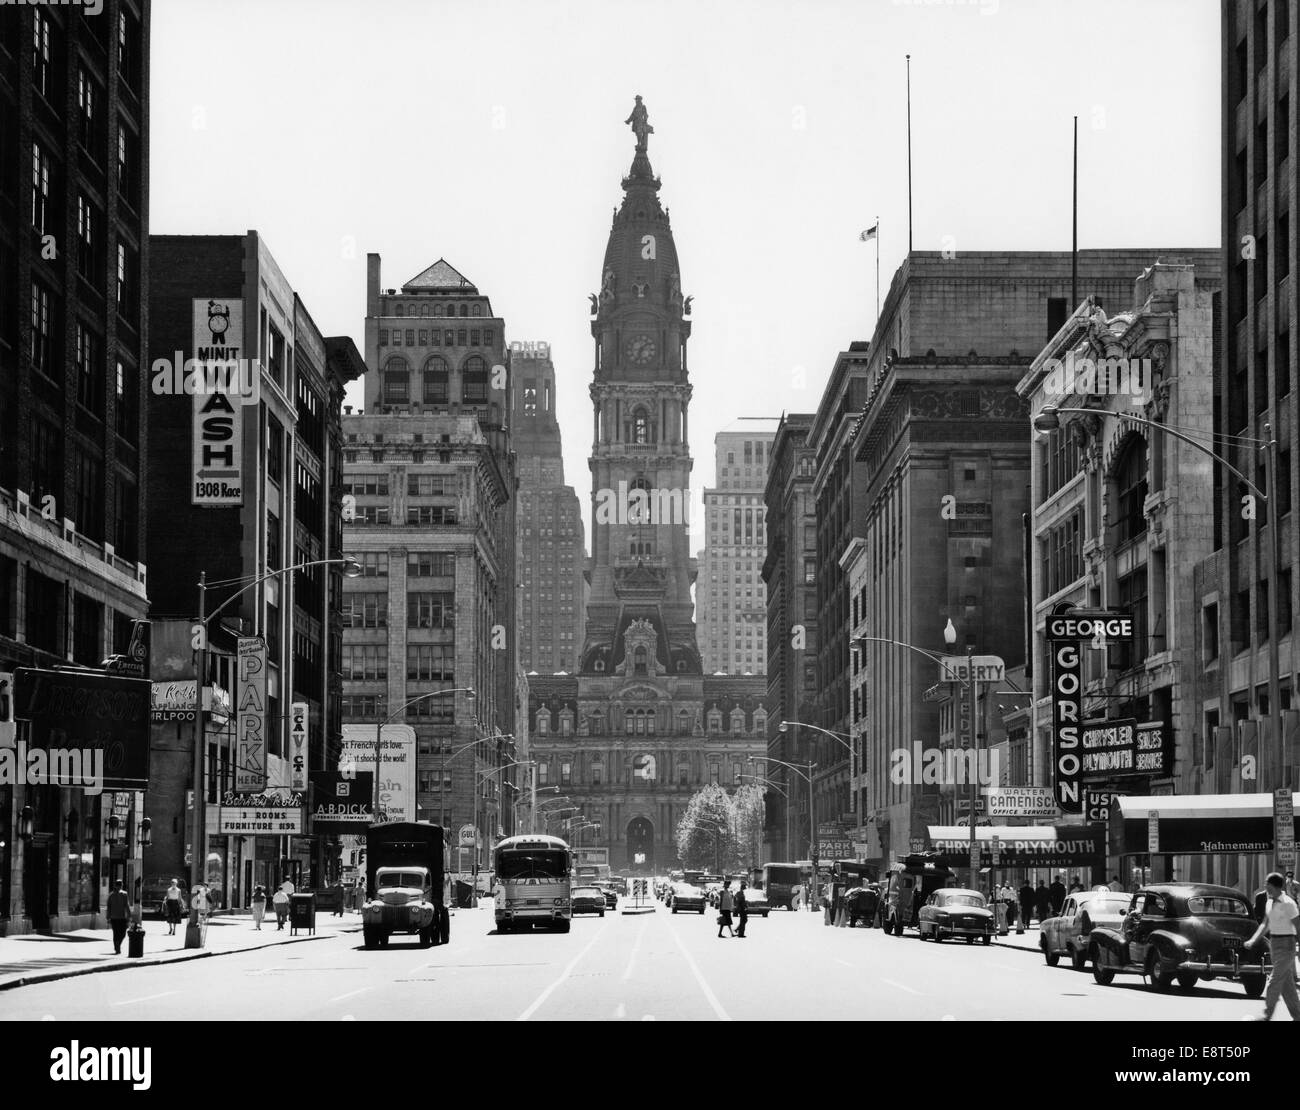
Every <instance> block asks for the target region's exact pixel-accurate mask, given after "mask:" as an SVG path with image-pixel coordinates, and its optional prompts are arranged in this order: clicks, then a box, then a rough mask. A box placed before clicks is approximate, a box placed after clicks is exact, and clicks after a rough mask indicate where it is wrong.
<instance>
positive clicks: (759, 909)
mask: <svg viewBox="0 0 1300 1110" xmlns="http://www.w3.org/2000/svg"><path fill="white" fill-rule="evenodd" d="M745 912H746V913H747V914H748V915H749V916H750V917H766V916H767V915H768V914H769V913H771V912H772V907H771V906H769V905H768V904H767V895H766V894H764V893H763V891H761V890H756V889H755V888H754V887H752V886H750V887H746V888H745Z"/></svg>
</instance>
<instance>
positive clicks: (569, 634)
mask: <svg viewBox="0 0 1300 1110" xmlns="http://www.w3.org/2000/svg"><path fill="white" fill-rule="evenodd" d="M510 356H511V358H510V361H511V371H512V375H513V378H514V381H515V392H514V409H513V414H512V416H511V421H510V423H511V431H512V433H513V435H514V444H515V450H516V452H517V454H518V456H519V503H518V508H517V510H516V514H517V521H516V533H517V537H518V538H517V545H516V551H517V559H518V565H519V662H520V665H521V666H522V667H523V668H524V670H525V671H537V672H538V673H539V674H554V673H555V672H556V671H565V672H572V671H573V669H574V667H575V660H576V658H577V653H578V652H579V651H580V650H581V649H582V642H583V631H584V628H585V616H586V610H585V604H584V602H585V597H584V593H585V591H584V582H583V572H584V571H585V569H586V561H587V548H586V542H585V540H584V530H583V526H582V512H581V507H580V505H579V503H578V495H577V493H576V492H574V489H573V487H572V486H570V485H566V484H565V482H564V456H563V454H562V451H561V442H560V425H559V421H558V420H556V418H555V400H556V381H555V366H554V364H553V363H552V362H551V356H550V348H549V345H548V344H545V343H542V344H527V345H525V344H516V343H512V344H511V351H510Z"/></svg>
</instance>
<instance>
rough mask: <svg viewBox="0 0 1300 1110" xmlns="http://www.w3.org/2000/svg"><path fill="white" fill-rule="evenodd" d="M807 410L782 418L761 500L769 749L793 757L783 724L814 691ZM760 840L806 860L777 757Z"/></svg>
mask: <svg viewBox="0 0 1300 1110" xmlns="http://www.w3.org/2000/svg"><path fill="white" fill-rule="evenodd" d="M812 419H813V418H812V414H811V413H787V414H786V415H785V416H783V417H781V422H780V424H779V425H778V426H777V429H776V433H775V434H774V436H773V437H772V444H771V446H770V448H769V455H770V459H769V462H768V468H767V483H766V486H765V488H764V494H763V496H764V503H765V505H766V508H767V514H766V522H767V552H766V555H765V557H764V560H763V582H764V584H765V585H766V587H767V702H766V705H767V751H768V754H769V755H770V756H771V757H772V758H773V759H779V760H781V761H782V762H783V763H790V762H792V761H793V760H794V755H795V738H796V731H795V730H791V729H787V730H786V731H784V732H782V731H781V722H782V721H784V720H786V719H787V718H789V719H790V720H796V721H801V720H808V719H809V718H810V717H811V715H812V702H813V698H814V697H815V696H816V693H817V667H816V664H815V662H814V660H815V659H816V651H817V519H816V515H815V509H816V506H815V504H814V503H813V497H812V484H813V478H814V477H815V476H816V473H817V461H816V459H815V458H814V457H813V453H812V451H811V449H810V448H809V447H808V442H807V440H808V428H809V426H810V425H811V424H812ZM768 778H769V779H771V780H772V782H773V784H774V787H775V788H774V789H773V790H771V791H770V792H769V795H768V799H767V830H766V833H765V842H766V843H767V845H768V857H769V858H770V859H774V860H787V859H807V858H809V856H808V851H809V846H808V843H807V835H806V834H807V830H808V803H807V797H808V792H807V791H806V790H800V789H798V782H799V780H798V778H797V777H796V776H795V775H794V774H792V773H791V772H790V771H789V770H788V769H787V768H785V767H783V766H782V765H781V764H780V763H773V764H772V765H771V766H770V767H769V768H768Z"/></svg>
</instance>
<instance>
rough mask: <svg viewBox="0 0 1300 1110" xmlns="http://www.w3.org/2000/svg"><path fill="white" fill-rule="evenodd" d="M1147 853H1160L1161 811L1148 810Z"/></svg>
mask: <svg viewBox="0 0 1300 1110" xmlns="http://www.w3.org/2000/svg"><path fill="white" fill-rule="evenodd" d="M1147 851H1148V852H1149V853H1151V854H1152V855H1154V854H1155V853H1156V852H1158V851H1160V811H1159V810H1158V809H1149V810H1147Z"/></svg>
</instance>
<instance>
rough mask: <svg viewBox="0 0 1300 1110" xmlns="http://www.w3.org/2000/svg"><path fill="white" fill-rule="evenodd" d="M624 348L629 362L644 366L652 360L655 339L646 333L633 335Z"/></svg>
mask: <svg viewBox="0 0 1300 1110" xmlns="http://www.w3.org/2000/svg"><path fill="white" fill-rule="evenodd" d="M624 350H625V351H626V352H627V357H628V361H629V362H634V363H636V364H637V365H638V366H645V365H646V364H647V363H650V362H653V361H654V357H655V350H656V348H655V341H654V340H653V339H652V338H651V337H650V336H648V335H634V336H632V338H631V339H629V340H628V341H627V345H626V347H625V348H624Z"/></svg>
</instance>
